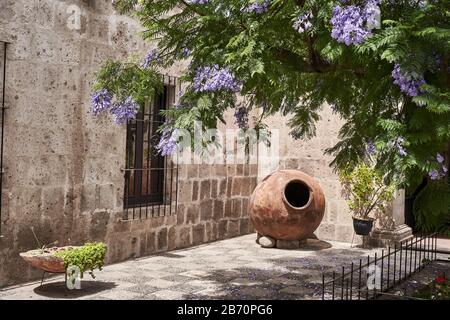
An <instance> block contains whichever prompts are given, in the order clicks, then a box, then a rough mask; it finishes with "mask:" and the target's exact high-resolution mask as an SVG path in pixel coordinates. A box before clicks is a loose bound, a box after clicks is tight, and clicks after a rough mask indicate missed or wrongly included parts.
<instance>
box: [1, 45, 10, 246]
mask: <svg viewBox="0 0 450 320" xmlns="http://www.w3.org/2000/svg"><path fill="white" fill-rule="evenodd" d="M8 44H9V43H8V42H6V41H0V46H1V49H0V50H1V52H2V55H0V57H1V60H0V61H1V70H2V72H1V74H2V91H1V94H2V104H1V108H2V111H1V117H2V119H1V130H2V131H1V133H0V238H2V237H3V236H2V205H3V203H2V195H3V173H4V170H3V139H4V136H5V134H4V132H5V110H6V109H7V106H6V103H5V99H6V52H7V49H8Z"/></svg>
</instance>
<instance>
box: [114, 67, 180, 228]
mask: <svg viewBox="0 0 450 320" xmlns="http://www.w3.org/2000/svg"><path fill="white" fill-rule="evenodd" d="M161 77H162V80H163V83H164V89H163V91H162V92H160V93H158V94H157V95H156V96H155V97H154V99H153V100H152V101H149V102H148V103H146V105H145V106H144V108H143V110H141V111H139V112H138V114H137V116H136V119H135V120H132V121H129V122H128V124H127V143H126V167H125V168H124V169H123V171H124V176H125V195H124V213H123V217H122V219H123V220H137V219H148V218H153V217H160V216H167V215H172V214H174V213H175V212H176V208H177V203H178V166H177V165H176V164H175V163H174V162H173V161H172V159H171V158H170V157H168V156H165V157H163V156H161V155H160V154H159V152H158V150H157V148H156V146H157V144H158V142H159V139H160V137H161V134H160V133H159V132H158V128H159V127H160V125H161V124H163V123H164V121H165V119H164V117H163V116H162V115H161V110H166V109H168V108H171V107H172V106H173V105H174V104H175V102H176V95H177V92H176V91H177V89H178V90H179V89H180V85H179V81H178V79H177V78H175V77H171V76H166V75H162V76H161Z"/></svg>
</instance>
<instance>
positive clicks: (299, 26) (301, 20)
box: [292, 12, 313, 33]
mask: <svg viewBox="0 0 450 320" xmlns="http://www.w3.org/2000/svg"><path fill="white" fill-rule="evenodd" d="M312 18H313V14H312V12H309V13H306V14H302V15H300V16H298V17H297V18H295V20H294V23H293V24H292V27H293V28H294V29H295V30H297V32H299V33H303V32H305V31H306V30H309V29H311V28H312V26H313V25H312V23H311V20H312Z"/></svg>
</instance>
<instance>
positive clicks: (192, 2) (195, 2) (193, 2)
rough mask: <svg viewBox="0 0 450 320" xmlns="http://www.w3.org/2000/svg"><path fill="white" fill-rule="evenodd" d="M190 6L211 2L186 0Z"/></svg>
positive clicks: (207, 0) (206, 0)
mask: <svg viewBox="0 0 450 320" xmlns="http://www.w3.org/2000/svg"><path fill="white" fill-rule="evenodd" d="M186 2H187V3H189V4H208V3H209V0H186Z"/></svg>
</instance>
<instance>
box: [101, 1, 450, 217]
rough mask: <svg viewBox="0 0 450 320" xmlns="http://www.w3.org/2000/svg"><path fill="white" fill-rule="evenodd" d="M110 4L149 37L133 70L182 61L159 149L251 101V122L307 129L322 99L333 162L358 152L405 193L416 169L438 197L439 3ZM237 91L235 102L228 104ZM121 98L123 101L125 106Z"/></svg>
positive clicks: (445, 140) (448, 103) (357, 157)
mask: <svg viewBox="0 0 450 320" xmlns="http://www.w3.org/2000/svg"><path fill="white" fill-rule="evenodd" d="M114 2H115V5H116V8H117V9H118V10H119V11H120V12H122V13H127V14H132V15H134V16H135V17H137V18H138V19H139V20H140V22H141V23H142V25H143V27H144V29H145V31H144V32H143V36H144V37H145V38H146V39H149V40H151V41H152V42H153V43H157V48H156V49H153V50H152V51H150V52H149V54H148V56H147V57H145V60H144V63H143V64H142V65H141V67H142V68H144V69H148V68H153V67H167V66H170V65H172V64H173V63H174V61H177V60H181V59H189V60H190V64H189V67H188V69H187V70H186V73H185V76H184V77H183V80H185V81H187V83H189V86H188V89H187V90H186V91H185V92H184V93H183V95H182V97H181V99H180V102H179V104H178V105H177V106H176V108H173V109H172V110H170V111H167V112H166V116H167V119H168V121H167V123H166V125H165V127H164V131H163V132H164V134H163V135H162V139H163V143H162V144H161V146H163V147H162V149H164V146H170V148H171V150H166V149H164V150H162V152H164V154H170V152H171V151H172V149H173V146H174V145H175V144H174V143H167V142H171V141H170V140H171V139H174V135H173V134H172V132H173V130H176V129H179V128H182V129H188V130H193V125H194V121H196V120H199V121H201V122H202V123H203V125H204V126H205V127H212V128H213V127H215V126H216V123H217V121H218V120H219V121H220V120H223V119H222V115H223V114H224V111H225V110H227V109H230V108H232V109H235V117H236V123H237V124H238V126H239V127H241V128H243V129H247V128H248V127H249V125H248V121H247V120H248V114H249V112H250V110H251V109H253V108H259V109H260V111H261V112H260V114H261V118H260V120H259V121H257V122H256V125H255V126H256V128H257V129H261V128H263V127H264V124H263V123H264V118H265V117H266V116H269V115H272V114H274V113H278V112H281V113H282V114H285V115H288V116H289V119H290V121H289V126H290V127H291V128H292V131H291V134H292V136H293V137H294V138H296V139H300V138H308V137H311V136H313V135H314V134H315V123H316V122H317V120H319V119H320V111H321V109H322V108H323V106H324V105H325V104H328V105H330V106H331V107H332V108H333V111H334V112H335V113H336V115H338V116H339V117H340V118H342V119H343V120H344V122H345V124H344V125H343V126H342V128H341V130H340V133H339V138H340V141H339V142H338V143H337V144H336V145H335V146H333V147H331V148H330V149H328V150H327V153H329V154H332V155H334V156H335V158H334V161H333V163H332V165H333V166H335V167H336V168H344V167H348V166H349V165H350V166H354V165H356V164H357V163H358V162H360V161H361V160H363V159H365V158H366V157H367V154H370V155H371V158H375V159H376V163H377V167H378V168H380V169H381V170H382V171H383V172H384V173H385V174H387V175H388V176H389V177H390V178H395V179H396V180H398V181H400V182H401V183H403V184H404V185H406V186H409V188H410V189H411V190H414V189H415V188H416V187H417V186H418V185H419V184H420V183H421V182H422V180H423V179H424V178H425V179H428V180H429V181H430V182H432V183H435V186H436V184H439V185H440V186H441V187H439V188H435V189H436V190H440V191H438V193H437V194H436V190H434V191H433V194H434V195H437V196H438V198H440V199H443V200H445V199H450V194H449V190H448V183H444V182H443V181H445V177H447V176H448V173H447V171H448V169H447V168H448V161H449V160H448V159H449V157H450V154H449V147H450V143H449V142H450V92H449V87H450V74H449V72H450V68H449V62H450V61H449V49H450V31H449V21H450V2H449V1H447V0H435V1H433V0H428V1H418V0H119V1H114ZM98 89H100V88H98ZM97 94H98V93H97ZM109 94H110V93H109ZM237 94H240V95H242V96H245V97H246V98H247V99H245V102H243V103H239V104H237V102H236V101H237V100H236V95H237ZM107 97H108V93H107ZM97 98H98V97H97ZM108 98H109V99H111V97H108ZM100 100H101V101H103V100H102V99H100ZM131 103H132V102H131V101H126V100H123V105H124V107H125V108H127V107H129V106H130V104H131ZM111 105H113V107H115V108H119V109H120V105H121V104H120V101H119V102H116V103H115V104H114V103H111ZM172 142H173V141H172ZM449 201H450V200H449ZM444 202H445V201H444ZM440 205H441V206H442V202H441V203H440ZM448 205H449V204H447V208H448ZM444 207H445V205H444ZM447 212H448V210H447Z"/></svg>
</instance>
